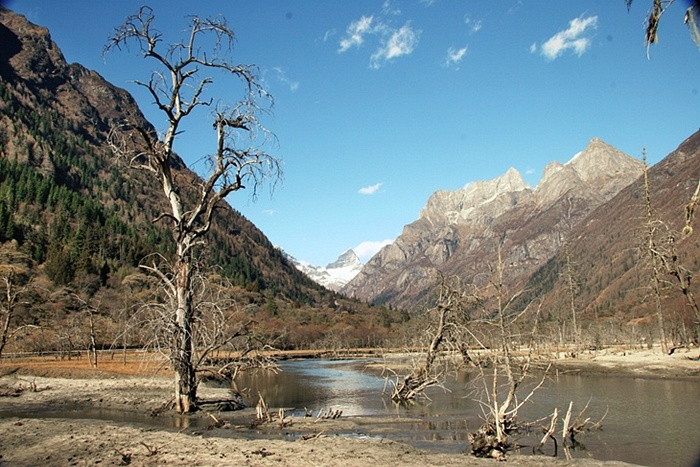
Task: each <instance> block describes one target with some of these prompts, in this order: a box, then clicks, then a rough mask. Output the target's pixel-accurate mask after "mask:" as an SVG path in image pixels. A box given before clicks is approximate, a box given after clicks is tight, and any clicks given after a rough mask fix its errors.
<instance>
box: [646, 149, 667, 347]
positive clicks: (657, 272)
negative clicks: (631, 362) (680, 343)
mask: <svg viewBox="0 0 700 467" xmlns="http://www.w3.org/2000/svg"><path fill="white" fill-rule="evenodd" d="M642 162H643V164H644V200H645V216H646V222H645V230H646V232H645V236H646V250H647V251H646V252H647V255H648V258H649V267H650V269H651V288H652V292H653V294H654V307H655V310H656V319H657V321H658V324H659V335H660V340H661V351H662V352H663V353H664V354H665V353H667V352H668V344H667V342H666V329H665V325H664V315H663V310H662V308H661V291H662V288H663V284H662V280H661V275H662V270H661V269H662V256H663V255H662V253H661V251H660V250H659V248H658V246H657V240H656V237H657V229H658V227H659V225H660V221H659V220H658V219H656V217H655V215H654V209H653V206H652V204H651V187H650V185H649V165H648V164H647V154H646V150H644V149H643V150H642Z"/></svg>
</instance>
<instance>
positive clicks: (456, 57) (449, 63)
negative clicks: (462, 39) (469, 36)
mask: <svg viewBox="0 0 700 467" xmlns="http://www.w3.org/2000/svg"><path fill="white" fill-rule="evenodd" d="M466 53H467V46H466V45H465V46H464V47H462V48H461V49H455V48H454V47H450V48H449V49H447V58H445V66H446V67H448V68H449V67H455V68H459V64H460V63H461V62H462V60H463V59H464V56H465V55H466Z"/></svg>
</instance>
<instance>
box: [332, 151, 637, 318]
mask: <svg viewBox="0 0 700 467" xmlns="http://www.w3.org/2000/svg"><path fill="white" fill-rule="evenodd" d="M641 170H642V167H641V163H640V162H639V161H638V160H636V159H634V158H632V157H630V156H628V155H626V154H624V153H622V152H621V151H619V150H617V149H615V148H614V147H612V146H610V145H608V144H607V143H605V142H603V141H602V140H600V139H599V138H593V139H592V140H591V141H590V142H589V143H588V145H587V146H586V148H585V149H584V150H583V151H581V152H580V153H578V154H576V155H575V156H574V157H573V158H572V159H571V160H569V162H567V163H566V164H562V163H560V162H552V163H550V164H549V165H547V167H546V168H545V171H544V174H543V177H542V179H541V181H540V183H539V184H538V185H537V187H536V188H535V189H534V190H531V189H530V188H529V187H528V186H527V185H526V184H525V182H524V181H523V179H522V177H521V175H520V173H518V171H517V170H515V169H514V168H510V169H508V171H507V172H506V173H505V174H503V175H501V176H500V177H497V178H495V179H493V180H489V181H479V182H474V183H470V184H469V185H467V186H466V187H464V188H463V189H461V190H455V191H437V192H435V193H433V195H431V196H430V198H429V199H428V202H427V204H426V206H425V208H423V210H422V211H421V215H420V218H419V219H418V220H416V221H415V222H413V223H411V224H409V225H407V226H405V227H404V231H403V233H402V234H401V235H400V236H399V237H398V238H397V239H396V241H395V242H394V244H392V245H391V247H389V248H385V249H384V250H382V251H380V252H379V253H377V255H375V256H374V257H373V258H372V259H371V260H370V261H369V262H368V263H367V264H366V265H365V266H364V267H363V268H362V271H361V272H360V274H358V275H357V277H355V278H354V279H353V280H352V281H351V282H350V283H348V284H347V285H346V286H345V287H344V288H343V292H344V293H346V294H348V295H349V296H352V297H356V298H359V299H362V300H367V301H372V300H377V301H386V302H388V303H390V304H392V305H395V306H403V307H407V308H415V307H417V306H420V305H425V304H426V303H427V302H429V300H430V297H431V296H432V295H431V294H432V293H433V292H434V291H435V289H436V287H437V283H438V280H439V276H440V274H457V275H460V277H465V278H466V279H469V275H470V274H473V273H474V271H476V270H478V269H479V268H480V267H481V268H482V269H486V268H487V265H489V264H492V262H493V258H494V255H495V252H496V251H497V250H498V248H499V247H504V248H505V250H504V251H507V252H508V254H507V255H506V257H504V258H503V261H504V262H505V263H506V264H509V265H510V269H509V270H510V271H511V274H513V275H514V276H517V277H520V278H523V277H525V276H526V275H527V274H529V273H531V272H532V271H534V270H535V269H536V268H537V267H538V266H540V265H542V264H545V263H546V262H547V261H548V260H549V259H550V258H551V257H552V256H553V255H554V254H555V252H556V251H557V248H558V246H559V244H560V242H561V239H562V235H565V234H566V233H567V232H568V231H569V230H571V229H572V228H573V226H574V225H576V224H577V223H578V222H580V221H581V220H582V219H584V218H585V217H586V216H587V215H588V214H589V213H590V212H591V211H593V210H594V209H595V208H597V207H598V206H600V205H601V204H603V203H605V202H606V201H608V200H609V199H610V198H612V197H613V196H614V195H615V194H617V193H618V192H619V191H620V190H622V189H623V188H624V187H626V186H628V185H629V184H631V183H632V182H633V181H634V180H636V179H637V178H638V177H639V175H641Z"/></svg>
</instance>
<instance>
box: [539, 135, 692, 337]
mask: <svg viewBox="0 0 700 467" xmlns="http://www.w3.org/2000/svg"><path fill="white" fill-rule="evenodd" d="M698 179H700V131H699V132H696V133H695V134H693V135H692V136H690V137H689V138H688V139H686V140H685V141H684V142H683V143H682V144H681V145H680V146H679V147H678V148H677V149H676V150H675V151H673V152H672V153H671V154H669V155H668V156H667V157H666V158H664V159H663V160H662V161H660V162H659V163H657V164H656V165H655V166H654V167H652V168H651V169H650V171H649V182H650V186H651V196H652V204H653V207H654V212H655V217H656V218H657V219H658V220H659V221H661V222H663V223H664V224H665V225H667V226H668V227H669V228H670V232H669V233H670V234H671V235H673V237H674V239H675V247H676V249H677V252H678V255H679V258H680V262H681V263H682V264H683V265H684V266H685V267H686V268H688V269H689V271H690V272H691V273H697V272H698V269H699V265H700V244H699V239H700V237H699V236H700V226H699V225H698V221H697V216H696V218H695V219H694V220H693V223H692V224H693V226H694V227H695V229H694V233H693V234H691V235H687V236H684V235H682V234H680V231H681V230H682V228H683V226H684V222H685V207H686V205H687V204H688V203H689V201H690V198H691V196H692V195H693V192H694V190H695V188H696V186H697V183H698ZM644 196H645V195H644V184H643V179H641V178H640V179H639V180H637V181H636V182H635V183H633V184H632V185H630V186H629V187H627V188H626V189H624V190H622V191H621V192H620V193H619V194H618V195H617V196H616V197H615V198H613V199H612V200H610V201H609V202H607V203H606V204H604V205H603V206H601V207H599V208H598V209H596V210H595V211H594V212H593V213H592V214H591V215H590V216H589V217H588V218H587V219H586V221H585V222H583V223H581V224H580V225H578V226H576V227H575V228H574V230H573V231H572V234H571V259H572V263H573V265H574V271H575V276H576V280H577V283H578V293H577V296H576V304H577V309H579V310H580V312H581V313H582V318H583V319H584V320H588V321H589V322H592V321H595V320H602V319H603V318H610V317H614V318H615V320H616V321H622V322H624V321H628V320H633V319H638V320H639V319H641V320H642V321H644V320H647V321H648V320H649V317H650V315H651V313H652V312H653V310H654V308H653V301H652V299H651V297H652V296H651V292H650V290H649V288H648V287H649V285H650V273H649V268H648V261H647V254H648V253H647V251H646V250H645V249H644V245H645V237H644V235H645V223H646V219H645V201H644ZM658 229H659V232H661V234H662V235H661V236H660V238H659V242H660V244H662V245H663V244H665V242H666V241H667V240H668V239H669V238H670V237H669V236H668V235H667V233H666V229H665V228H662V227H661V226H659V227H658ZM564 264H565V258H564V255H563V252H561V251H560V252H559V253H558V254H557V255H556V256H555V257H554V258H553V259H552V261H550V262H549V263H548V264H547V265H546V266H545V267H543V268H541V269H540V270H539V271H538V272H537V273H536V274H535V275H534V276H533V277H531V280H530V286H531V287H532V288H533V295H534V294H536V293H537V289H539V293H541V294H542V295H543V297H544V299H545V303H546V306H545V307H544V308H545V309H547V310H548V312H549V313H551V314H554V315H556V314H557V313H561V311H562V310H565V309H567V307H568V306H569V305H568V304H567V301H568V295H567V292H566V290H567V288H566V285H565V279H566V278H565V275H564V274H563V271H564ZM664 280H666V281H669V282H668V285H671V284H674V282H675V281H674V280H673V278H672V277H670V276H668V275H666V276H664ZM691 285H692V287H691V291H692V292H693V293H694V294H696V295H697V294H699V293H700V287H699V286H698V284H697V283H695V284H692V282H691ZM663 307H664V312H665V313H667V314H668V316H669V317H670V319H671V321H674V322H675V324H672V326H678V325H680V323H681V322H682V321H683V319H685V322H686V324H688V325H690V324H692V318H691V311H690V309H689V308H688V306H687V304H686V303H685V301H684V298H683V295H682V293H680V292H679V291H678V290H677V289H674V288H673V287H669V288H667V289H666V290H665V291H664V303H663ZM633 322H634V321H633Z"/></svg>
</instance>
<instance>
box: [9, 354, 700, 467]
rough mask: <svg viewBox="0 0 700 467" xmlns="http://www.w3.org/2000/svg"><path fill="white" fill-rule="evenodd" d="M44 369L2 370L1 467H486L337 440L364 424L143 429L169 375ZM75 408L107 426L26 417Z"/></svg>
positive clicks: (634, 368) (590, 362) (650, 365)
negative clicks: (122, 417) (97, 415)
mask: <svg viewBox="0 0 700 467" xmlns="http://www.w3.org/2000/svg"><path fill="white" fill-rule="evenodd" d="M693 352H694V353H693ZM697 353H698V350H697V349H695V350H694V351H680V352H677V353H676V354H675V355H671V356H664V355H661V354H659V353H658V352H635V353H629V352H625V351H609V352H605V353H598V354H596V355H583V356H580V358H578V359H575V360H574V359H567V360H557V361H556V369H557V370H558V371H577V372H583V373H605V374H615V375H628V376H634V377H656V378H659V377H664V378H696V377H697V378H700V371H699V370H700V362H698V361H697V360H695V361H693V360H690V359H689V358H688V357H697V355H696V354H697ZM50 363H51V362H48V363H45V364H44V363H42V364H34V365H31V364H22V363H21V362H3V363H2V364H0V374H2V375H3V376H1V377H0V393H5V394H6V395H5V397H0V412H2V413H4V416H3V417H2V418H0V456H2V457H1V458H0V465H3V466H4V465H7V466H23V465H56V466H59V465H98V464H99V465H207V466H208V465H256V466H257V465H260V466H267V465H275V466H316V465H324V466H326V465H328V466H334V465H337V466H366V465H367V464H370V463H371V464H377V465H390V464H401V465H406V466H414V465H421V466H422V465H428V466H430V465H435V466H438V465H440V466H453V465H454V466H456V465H460V466H464V465H473V466H480V465H493V461H490V460H483V459H476V458H473V457H471V456H467V455H464V454H457V455H455V454H437V453H433V452H427V451H422V450H418V449H415V448H412V447H410V446H407V445H404V444H401V443H397V442H393V441H389V440H386V439H382V438H379V437H363V436H347V435H341V433H342V434H346V433H361V432H362V431H363V430H362V427H363V426H366V424H367V423H371V422H369V421H368V420H364V419H362V418H361V417H341V418H339V419H336V420H324V419H316V418H303V417H295V418H289V417H288V420H287V426H285V427H284V428H281V429H280V428H279V423H278V421H275V422H273V423H271V424H269V425H268V426H267V427H265V429H264V430H262V431H267V432H268V436H262V435H260V434H259V433H258V430H256V432H255V434H254V432H253V431H252V430H251V429H250V425H251V422H252V421H253V419H254V411H253V410H252V409H246V410H244V411H238V412H227V413H223V414H218V413H216V414H215V415H217V416H219V417H221V418H222V419H224V420H226V423H225V424H224V425H223V426H221V427H214V426H213V420H212V419H211V418H209V417H208V416H207V415H206V414H203V413H199V414H198V415H196V416H195V417H194V418H190V419H189V420H190V422H191V423H190V426H188V427H184V428H178V427H176V426H175V425H177V424H178V423H181V424H186V422H184V423H183V422H182V419H177V420H179V421H178V422H175V423H174V424H173V426H171V427H164V426H163V424H158V423H149V422H148V417H149V415H148V414H149V413H150V412H152V411H154V410H157V409H159V408H160V407H161V406H162V405H163V403H164V401H165V399H167V398H168V395H169V394H170V391H171V389H172V383H171V380H170V378H169V377H168V376H167V375H162V374H161V375H158V374H154V372H153V371H151V373H150V375H151V376H147V377H145V376H134V375H132V374H125V373H129V372H128V371H124V372H122V373H121V374H120V373H118V372H116V370H115V369H112V370H111V371H109V365H102V367H103V368H102V369H101V370H100V372H96V371H95V370H91V369H89V368H82V369H81V368H80V367H76V368H73V369H71V368H66V367H65V366H64V367H62V366H61V365H60V364H58V363H57V362H54V363H53V365H51V364H50ZM84 364H85V363H83V365H84ZM75 365H76V363H73V366H75ZM105 367H106V368H105ZM116 368H118V367H116ZM69 376H70V377H69ZM20 389H23V390H21V391H19V392H20V394H19V395H18V396H16V397H13V396H12V392H13V391H15V390H20ZM226 395H227V390H225V389H216V388H210V387H202V388H201V390H200V396H201V397H203V398H205V399H221V398H224V397H225V396H226ZM76 409H86V410H91V411H93V412H94V411H95V410H98V409H99V410H103V411H105V417H104V418H105V420H95V419H90V420H83V419H64V418H38V417H37V416H36V415H31V416H29V415H28V414H27V412H34V413H40V414H46V415H49V416H50V415H51V414H60V413H61V412H62V411H65V410H76ZM13 413H14V416H11V415H13ZM114 413H121V414H134V415H136V417H135V418H134V420H130V421H122V422H115V421H111V420H110V414H114ZM164 416H168V415H160V417H164ZM139 417H140V418H139ZM112 419H113V417H112ZM290 423H291V425H290ZM465 447H466V446H465ZM508 462H509V464H510V465H520V466H549V465H585V466H592V465H606V466H611V465H625V464H621V463H615V462H601V461H596V460H592V459H577V460H574V461H570V462H568V463H567V462H566V461H563V460H557V459H551V458H545V457H532V456H518V455H514V456H512V457H511V458H509V461H508Z"/></svg>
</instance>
